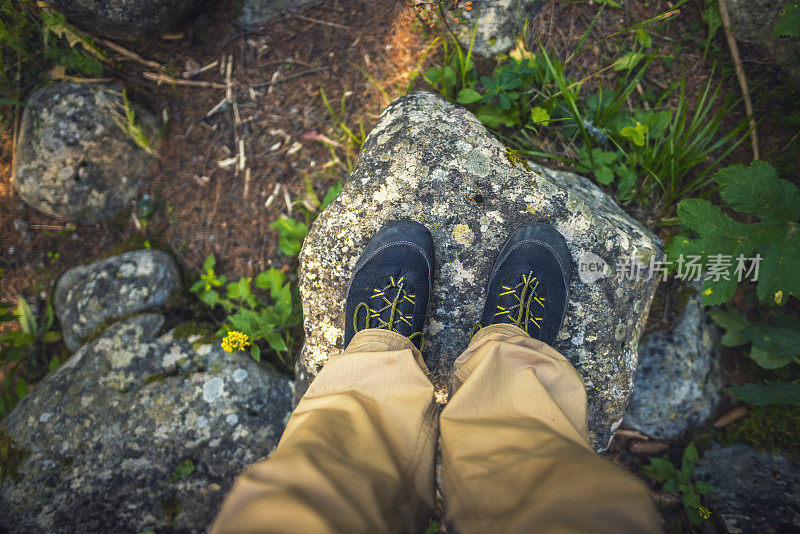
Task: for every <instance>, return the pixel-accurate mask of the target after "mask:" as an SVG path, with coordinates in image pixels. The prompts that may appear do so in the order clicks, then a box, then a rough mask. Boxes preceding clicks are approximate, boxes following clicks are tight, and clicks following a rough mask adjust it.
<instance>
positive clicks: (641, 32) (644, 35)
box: [636, 28, 653, 48]
mask: <svg viewBox="0 0 800 534" xmlns="http://www.w3.org/2000/svg"><path fill="white" fill-rule="evenodd" d="M636 42H637V43H639V46H641V47H642V48H650V47H651V46H653V38H652V37H650V32H648V31H647V30H645V29H644V28H636Z"/></svg>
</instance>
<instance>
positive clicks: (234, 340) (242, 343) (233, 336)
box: [222, 330, 250, 352]
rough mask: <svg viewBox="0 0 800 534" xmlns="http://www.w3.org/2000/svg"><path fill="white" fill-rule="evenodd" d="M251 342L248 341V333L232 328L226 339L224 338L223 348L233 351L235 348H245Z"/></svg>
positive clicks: (226, 350)
mask: <svg viewBox="0 0 800 534" xmlns="http://www.w3.org/2000/svg"><path fill="white" fill-rule="evenodd" d="M249 344H250V342H249V341H247V334H244V333H242V332H237V331H236V330H231V331H230V332H228V335H227V336H225V339H223V340H222V350H224V351H225V352H233V351H235V350H244V349H245V348H246V347H247V346H248V345H249Z"/></svg>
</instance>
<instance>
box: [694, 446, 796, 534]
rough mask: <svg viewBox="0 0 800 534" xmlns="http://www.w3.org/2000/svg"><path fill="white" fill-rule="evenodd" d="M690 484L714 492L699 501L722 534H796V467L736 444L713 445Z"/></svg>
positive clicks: (775, 455) (781, 457)
mask: <svg viewBox="0 0 800 534" xmlns="http://www.w3.org/2000/svg"><path fill="white" fill-rule="evenodd" d="M695 478H696V479H697V480H702V481H703V482H706V483H708V484H711V485H712V486H714V491H713V492H712V493H709V494H708V495H707V496H706V497H704V498H705V499H707V500H708V502H709V503H710V504H711V510H712V513H717V514H719V515H720V516H721V518H722V521H723V523H725V527H726V532H743V533H745V532H746V533H758V534H782V533H785V532H800V483H798V482H800V464H798V463H796V462H791V461H789V460H787V459H786V458H784V457H783V456H781V455H779V454H771V453H768V452H761V451H757V450H755V449H753V448H752V447H748V446H747V445H743V444H741V443H736V444H734V445H729V446H727V447H722V446H721V445H719V444H718V443H714V444H713V445H712V446H711V448H709V449H708V450H707V451H705V453H704V454H703V457H702V458H700V461H699V462H698V463H697V469H696V470H695Z"/></svg>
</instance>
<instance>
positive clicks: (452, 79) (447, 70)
mask: <svg viewBox="0 0 800 534" xmlns="http://www.w3.org/2000/svg"><path fill="white" fill-rule="evenodd" d="M442 78H444V81H445V82H446V83H447V85H454V84H455V83H456V73H455V71H454V70H453V67H451V66H450V65H447V66H445V67H444V69H442Z"/></svg>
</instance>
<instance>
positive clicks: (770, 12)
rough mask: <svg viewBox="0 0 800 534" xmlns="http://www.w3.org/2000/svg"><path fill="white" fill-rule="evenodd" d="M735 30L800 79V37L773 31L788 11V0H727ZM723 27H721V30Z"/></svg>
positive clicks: (738, 35)
mask: <svg viewBox="0 0 800 534" xmlns="http://www.w3.org/2000/svg"><path fill="white" fill-rule="evenodd" d="M726 4H727V6H728V13H729V14H730V19H731V26H732V29H733V33H734V34H735V35H736V37H738V38H739V39H740V40H743V41H745V42H747V43H752V44H755V45H756V46H757V47H759V48H760V49H761V50H762V51H763V52H766V56H767V57H768V58H771V59H772V60H774V61H775V63H777V64H778V65H779V66H781V67H782V68H783V69H784V70H785V71H786V72H787V73H788V74H789V76H790V77H791V79H792V80H793V81H794V83H800V40H798V39H797V37H789V36H779V35H773V34H772V30H773V29H774V28H775V23H776V22H778V19H779V18H780V17H781V15H782V14H783V13H784V7H785V6H787V5H789V2H787V0H727V2H726ZM720 31H721V30H720Z"/></svg>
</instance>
